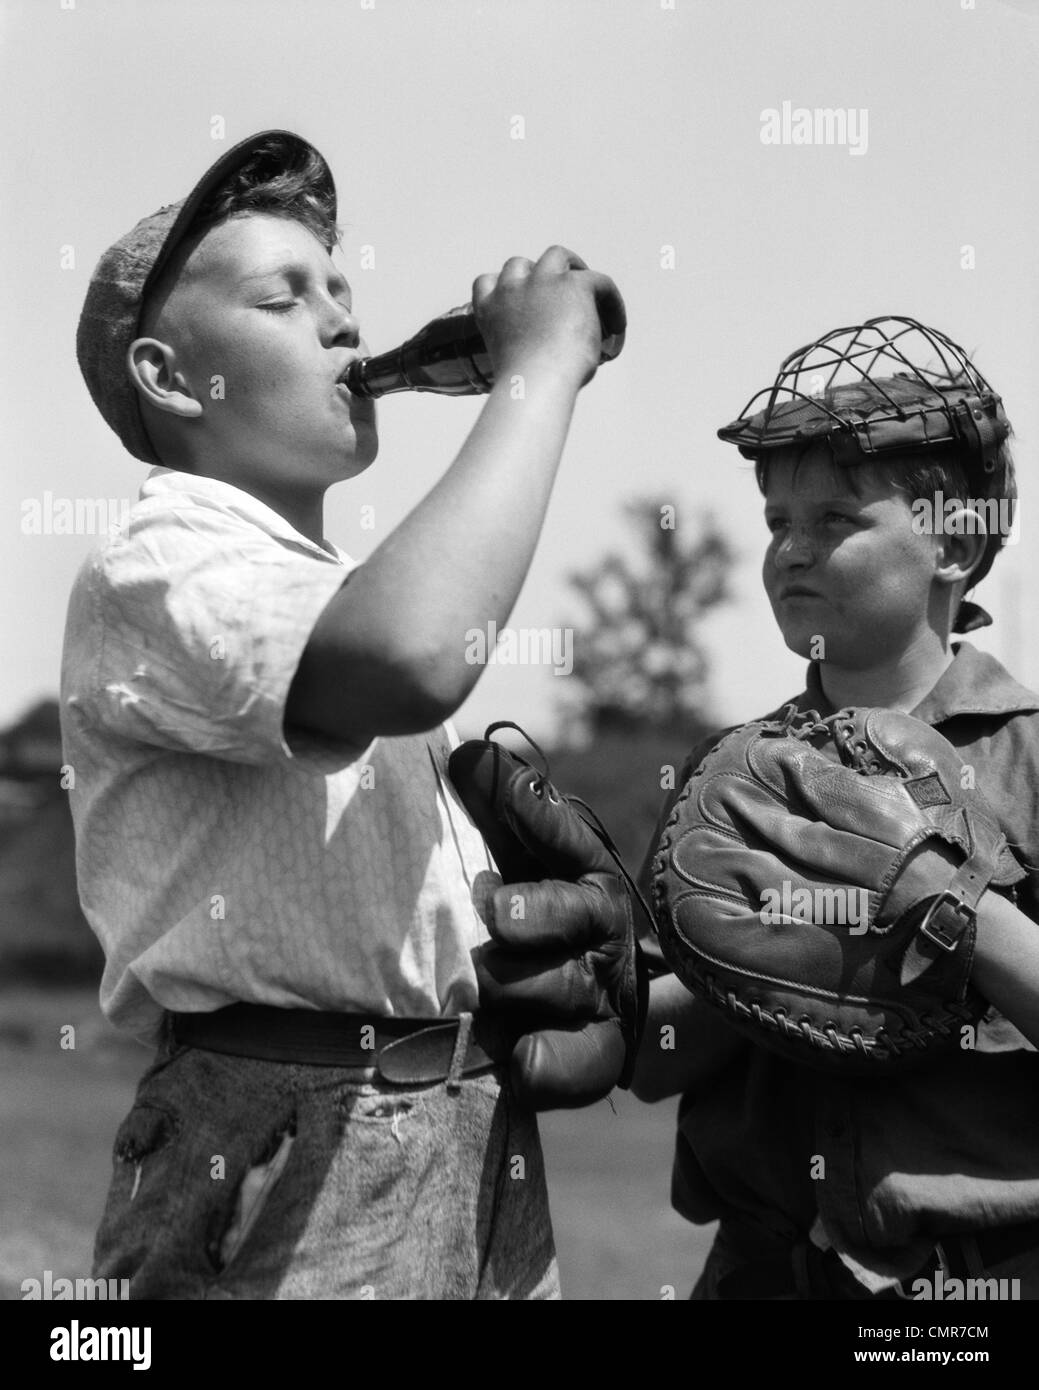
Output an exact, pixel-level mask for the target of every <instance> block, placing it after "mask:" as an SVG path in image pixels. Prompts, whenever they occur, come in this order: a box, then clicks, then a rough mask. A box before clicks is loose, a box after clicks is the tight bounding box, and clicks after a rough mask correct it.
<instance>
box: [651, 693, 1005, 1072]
mask: <svg viewBox="0 0 1039 1390" xmlns="http://www.w3.org/2000/svg"><path fill="white" fill-rule="evenodd" d="M1023 877H1024V870H1023V869H1022V868H1021V867H1020V866H1019V865H1018V864H1017V862H1016V860H1015V859H1014V857H1013V855H1012V854H1011V852H1010V850H1009V848H1008V846H1007V843H1006V840H1005V838H1004V836H1003V834H1002V832H1001V830H1000V828H999V824H998V822H997V820H996V817H995V815H994V813H993V811H992V810H991V808H990V807H989V805H988V803H987V802H986V801H985V799H984V797H983V796H982V794H981V793H980V792H979V791H978V790H975V789H973V786H972V775H971V774H969V773H968V772H967V771H966V769H965V768H964V765H963V762H962V759H961V758H960V755H959V753H958V752H957V751H956V749H955V748H954V747H953V746H952V744H950V743H949V742H948V741H947V740H946V739H945V738H943V737H942V735H941V734H939V733H938V732H937V731H936V730H935V729H933V728H931V726H930V725H928V724H925V723H922V722H921V721H920V720H917V719H914V718H912V717H911V716H910V715H907V714H901V713H899V712H896V711H892V710H883V709H845V710H841V711H840V712H839V713H838V714H835V715H833V716H831V717H830V718H827V719H823V718H821V717H820V716H819V715H818V714H816V713H815V711H810V712H808V713H806V714H801V713H798V711H797V710H796V708H795V707H794V706H793V705H790V706H788V707H787V709H786V710H785V711H784V714H783V716H782V717H781V718H780V719H778V720H773V721H756V722H754V723H751V724H747V725H745V726H743V727H742V728H740V729H737V730H736V731H735V732H734V733H731V734H729V735H728V736H727V737H726V738H724V739H723V740H722V741H721V743H719V744H718V745H717V746H716V747H715V748H714V749H713V750H712V751H711V752H710V753H709V754H708V756H707V757H706V759H705V760H704V761H703V762H702V763H701V764H700V766H699V768H697V769H696V771H695V772H694V773H693V775H692V777H691V778H690V780H689V782H688V783H687V784H686V786H685V788H684V790H683V792H682V794H681V796H680V797H679V799H678V801H677V802H676V803H675V806H674V809H673V811H672V814H671V817H670V819H669V820H668V822H667V825H666V827H665V829H664V832H663V835H662V837H661V840H660V844H659V846H658V851H657V855H656V859H655V861H654V865H653V899H654V902H653V907H654V912H655V916H656V923H657V930H658V933H659V936H660V944H661V949H662V951H663V953H664V955H665V957H666V959H667V960H668V962H669V964H670V965H671V967H672V969H673V970H674V971H675V973H676V974H677V975H678V976H679V977H680V978H681V979H682V981H683V982H684V983H685V984H686V986H687V987H688V988H689V989H690V990H692V991H693V992H694V993H696V994H698V995H702V996H703V997H704V998H705V999H708V1000H710V1002H711V1003H713V1004H715V1005H717V1006H718V1007H719V1008H721V1009H724V1010H725V1012H726V1014H727V1015H728V1017H729V1019H730V1020H731V1022H732V1023H733V1024H734V1026H736V1027H737V1028H739V1029H741V1030H742V1031H743V1032H744V1033H746V1034H747V1035H748V1036H749V1037H751V1038H752V1039H754V1040H755V1041H756V1042H760V1043H762V1044H764V1045H765V1046H767V1047H770V1048H773V1049H774V1050H776V1051H779V1052H781V1053H782V1054H783V1055H784V1056H786V1057H788V1058H790V1059H792V1060H794V1061H799V1062H807V1063H809V1064H816V1065H819V1066H823V1067H825V1068H828V1069H831V1070H833V1069H836V1070H838V1071H845V1072H852V1071H858V1072H863V1071H864V1072H866V1073H867V1074H871V1075H876V1076H879V1075H882V1074H884V1073H885V1072H886V1071H890V1070H892V1069H894V1068H896V1067H900V1066H904V1065H906V1064H908V1063H911V1062H913V1061H920V1060H925V1059H928V1058H932V1057H935V1056H937V1055H939V1054H940V1053H942V1052H944V1051H946V1050H948V1049H950V1048H956V1047H958V1046H960V1045H962V1042H963V1039H962V1036H961V1034H962V1029H963V1027H964V1025H967V1024H971V1023H974V1022H975V1021H976V1020H977V1019H978V1018H979V1017H980V1016H981V1014H982V1013H983V1012H984V1010H985V1008H986V1004H985V1001H984V1000H982V999H981V997H980V996H979V995H978V994H977V992H976V991H975V990H974V989H973V988H972V986H971V983H970V976H971V963H972V958H973V952H974V938H975V921H976V910H977V905H978V900H979V899H980V897H981V895H982V894H983V893H984V892H985V891H986V889H987V888H989V887H990V886H992V887H997V888H1008V887H1009V886H1010V885H1012V884H1014V883H1016V882H1018V881H1019V880H1020V879H1021V878H1023Z"/></svg>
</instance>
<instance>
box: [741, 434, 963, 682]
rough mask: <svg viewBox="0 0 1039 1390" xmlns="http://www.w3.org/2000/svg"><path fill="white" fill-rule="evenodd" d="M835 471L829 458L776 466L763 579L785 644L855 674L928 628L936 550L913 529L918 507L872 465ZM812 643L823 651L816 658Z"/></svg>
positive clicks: (818, 453)
mask: <svg viewBox="0 0 1039 1390" xmlns="http://www.w3.org/2000/svg"><path fill="white" fill-rule="evenodd" d="M850 472H851V469H843V468H841V467H838V466H835V465H834V464H833V463H832V461H831V459H830V456H829V453H828V451H827V450H826V449H825V448H823V449H821V450H811V451H809V452H808V453H806V454H804V455H803V456H801V458H800V461H798V456H797V454H796V453H795V452H794V451H793V450H785V449H784V450H780V451H777V452H776V454H775V455H774V456H773V460H770V463H769V470H768V486H767V489H766V492H765V521H766V524H767V526H768V528H769V531H770V532H771V540H770V541H769V545H768V549H767V551H766V552H765V562H764V566H763V569H762V577H763V579H764V584H765V592H766V593H767V594H768V598H769V602H770V603H771V605H772V611H773V613H774V614H775V617H776V622H777V624H778V626H779V629H780V631H781V632H782V634H783V640H784V641H785V642H786V645H787V646H788V647H789V648H790V649H791V651H794V652H797V653H798V654H799V655H800V656H804V657H810V656H812V655H813V654H815V655H818V654H819V648H818V645H817V643H816V644H814V643H813V639H816V638H819V637H821V638H822V639H823V647H822V652H823V654H824V659H825V660H827V661H832V662H835V663H836V664H838V665H841V666H844V667H847V668H849V669H864V668H867V667H870V666H872V665H876V664H878V663H880V662H883V661H887V660H890V658H891V656H892V655H893V654H895V653H897V652H900V651H904V650H906V649H907V647H908V646H909V644H910V643H911V642H912V641H913V640H914V638H915V637H916V636H917V635H918V634H920V633H921V632H923V631H924V630H925V629H927V628H928V609H929V602H930V598H931V594H932V584H933V580H934V572H935V565H936V559H937V549H936V543H935V539H934V537H931V536H926V535H922V534H919V533H918V532H916V531H914V530H913V527H912V520H913V513H912V507H911V503H910V500H909V499H908V498H907V497H906V496H905V494H903V493H899V492H896V491H895V490H894V489H893V488H892V487H891V485H890V483H888V482H886V481H885V480H884V479H882V478H879V477H877V475H876V474H875V472H874V470H873V469H871V468H870V467H869V466H868V465H865V464H863V465H860V466H858V467H856V468H855V481H856V488H857V491H853V490H852V488H851V487H849V485H848V475H849V474H850ZM813 645H814V646H815V651H814V652H813Z"/></svg>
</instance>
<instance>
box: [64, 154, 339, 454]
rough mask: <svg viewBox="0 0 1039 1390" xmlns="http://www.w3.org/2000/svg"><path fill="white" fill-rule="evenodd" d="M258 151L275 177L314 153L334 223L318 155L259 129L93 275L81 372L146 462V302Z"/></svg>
mask: <svg viewBox="0 0 1039 1390" xmlns="http://www.w3.org/2000/svg"><path fill="white" fill-rule="evenodd" d="M260 152H263V153H264V154H265V155H266V156H267V157H269V159H270V161H271V173H272V174H274V173H276V172H278V171H279V170H280V169H287V168H291V167H293V166H294V165H296V164H298V163H301V162H302V161H304V160H306V159H307V158H308V156H310V155H316V156H317V158H318V160H319V161H320V163H321V166H322V169H323V174H322V179H323V181H324V182H325V184H326V187H327V191H328V194H329V195H330V198H331V207H332V216H333V217H335V197H336V193H335V183H334V182H333V179H332V173H331V170H330V169H329V167H328V164H327V162H326V161H325V160H324V158H323V157H322V156H321V154H320V153H319V152H318V151H317V150H315V149H314V147H313V145H311V144H310V143H309V142H308V141H306V140H304V139H303V138H302V137H301V136H299V135H294V134H293V133H292V132H291V131H287V130H264V131H261V132H260V133H259V134H257V135H252V136H250V137H249V138H248V139H247V140H242V141H241V142H240V143H239V144H237V145H235V146H233V148H232V149H230V150H227V151H226V152H225V153H224V154H223V155H221V157H220V158H219V159H218V160H217V161H216V163H215V164H213V165H211V166H210V168H209V169H207V170H206V172H205V174H203V176H202V178H201V179H200V180H199V181H198V183H197V184H196V185H195V187H194V188H193V189H192V190H191V192H190V193H189V194H188V195H187V197H186V198H182V199H181V200H180V202H177V203H171V204H169V205H168V206H166V207H163V208H160V209H159V211H158V212H155V213H152V215H151V216H150V217H145V218H142V219H141V221H140V222H138V223H137V225H136V226H135V227H134V228H133V229H132V231H129V232H127V234H126V235H125V236H124V237H121V238H120V239H119V240H118V241H117V242H115V243H114V244H113V245H112V246H110V247H109V248H108V250H107V251H106V252H105V253H104V254H103V255H102V257H101V259H100V260H99V261H98V263H97V267H96V268H95V270H94V273H93V275H92V276H91V279H90V286H89V288H88V290H87V295H86V299H85V301H84V304H83V311H82V313H81V314H80V319H79V327H78V329H77V332H76V357H77V359H78V361H79V367H80V371H81V372H82V373H83V379H84V380H85V381H86V384H87V389H88V390H89V392H90V395H91V397H92V399H93V401H94V404H95V405H96V406H97V408H98V410H99V411H100V412H101V414H102V416H103V417H104V419H105V420H106V421H107V423H108V424H109V425H110V426H111V428H112V429H113V430H114V431H115V433H116V434H117V435H118V436H119V438H120V440H122V443H123V446H124V447H125V448H126V449H127V450H128V451H129V452H130V453H131V454H133V456H134V457H135V458H138V459H141V460H142V461H143V462H145V463H160V462H161V460H160V459H159V458H158V457H157V456H156V454H155V451H154V449H153V448H152V444H151V441H150V440H149V438H148V433H147V430H146V429H145V425H144V419H143V417H142V415H141V409H140V400H139V397H138V394H137V390H136V388H135V387H134V385H133V383H132V382H131V380H130V375H129V371H128V368H127V353H128V351H129V348H130V344H131V343H132V342H133V341H134V339H135V338H137V337H139V336H140V334H139V331H138V328H139V324H140V318H141V307H142V305H143V303H144V299H145V296H146V294H147V293H148V290H149V289H150V288H151V286H152V285H153V284H154V283H155V282H156V280H157V279H158V277H159V276H160V275H161V274H162V271H163V269H164V268H165V267H166V265H167V264H168V263H169V260H170V257H171V256H172V255H173V253H174V251H175V250H176V249H177V247H178V246H179V245H180V243H181V242H182V241H183V240H184V238H185V237H186V236H187V234H188V233H189V232H190V230H191V227H192V223H193V222H194V220H195V216H196V214H197V213H198V210H199V208H200V207H201V206H202V204H203V203H204V202H205V200H206V198H207V197H208V196H209V194H210V193H211V192H212V191H213V189H214V188H216V187H217V186H218V185H219V184H221V183H222V182H223V181H224V180H225V179H226V178H228V177H229V176H230V175H231V174H233V173H234V172H235V170H236V169H238V168H240V167H241V166H242V165H243V164H245V163H246V162H247V161H249V160H250V159H252V158H253V156H254V155H257V154H258V153H260Z"/></svg>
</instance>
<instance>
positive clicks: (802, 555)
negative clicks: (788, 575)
mask: <svg viewBox="0 0 1039 1390" xmlns="http://www.w3.org/2000/svg"><path fill="white" fill-rule="evenodd" d="M774 559H775V564H776V567H777V568H778V569H793V568H794V567H795V566H797V565H810V564H811V563H812V546H811V540H810V538H809V536H808V535H807V533H806V532H805V531H803V530H801V529H800V528H799V527H795V526H791V528H790V529H789V531H788V532H787V533H786V535H785V536H784V537H783V539H782V540H781V541H780V542H779V544H778V545H777V546H776V549H775V554H774Z"/></svg>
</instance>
